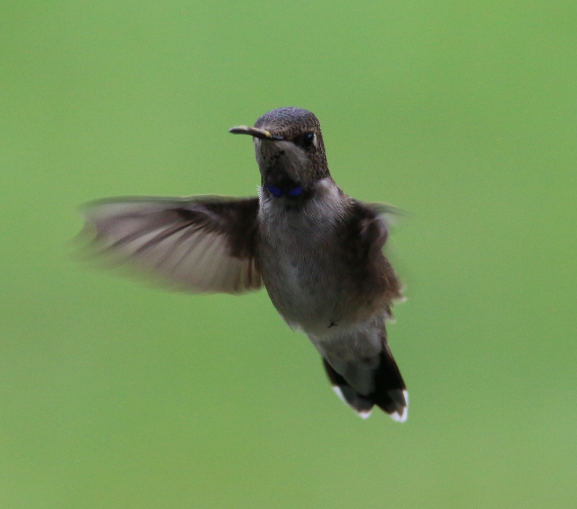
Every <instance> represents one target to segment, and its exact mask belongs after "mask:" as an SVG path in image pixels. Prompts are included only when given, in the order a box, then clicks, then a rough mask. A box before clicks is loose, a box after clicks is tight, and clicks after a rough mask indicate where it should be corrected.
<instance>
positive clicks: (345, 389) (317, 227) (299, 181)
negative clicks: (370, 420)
mask: <svg viewBox="0 0 577 509" xmlns="http://www.w3.org/2000/svg"><path fill="white" fill-rule="evenodd" d="M230 132H231V133H234V134H246V135H249V136H252V138H253V141H254V146H255V152H256V160H257V162H258V166H259V169H260V174H261V186H260V187H259V192H258V197H252V198H225V197H215V196H196V197H195V196H193V197H190V198H150V197H148V198H147V197H143V198H117V199H110V200H103V201H98V202H94V203H92V204H90V205H89V206H88V207H87V209H86V213H85V219H86V226H87V228H88V229H90V230H91V231H92V232H93V236H94V239H93V242H94V245H95V246H97V248H99V249H101V250H102V252H105V253H108V254H112V255H113V256H114V257H116V258H118V259H119V260H121V261H127V262H130V263H131V264H133V265H135V266H137V267H140V268H142V269H145V270H148V271H150V272H153V273H155V274H156V275H158V276H160V277H161V278H164V279H165V280H167V281H169V282H171V283H173V284H174V285H177V286H178V287H181V288H182V289H187V290H192V291H196V292H224V293H234V294H238V293H243V292H247V291H250V290H257V289H259V288H260V287H261V286H263V285H264V287H265V288H266V290H267V292H268V294H269V297H270V299H271V301H272V303H273V304H274V306H275V308H276V309H277V311H278V312H279V313H280V315H281V316H282V318H283V319H284V320H285V321H286V322H287V323H288V325H289V326H290V327H291V328H292V329H295V330H299V331H302V332H304V333H305V334H306V335H307V336H308V337H309V339H310V340H311V341H312V343H313V345H314V346H315V347H316V349H317V350H318V352H319V353H320V354H321V356H322V358H323V363H324V367H325V369H326V372H327V374H328V377H329V380H330V382H331V384H332V385H333V388H334V390H335V392H336V393H337V394H338V395H339V397H340V398H341V399H342V400H343V401H345V402H346V403H348V404H349V405H350V406H351V407H352V408H353V410H355V411H356V412H357V413H358V414H359V415H360V416H361V417H363V418H366V417H368V416H369V415H370V413H371V410H372V408H373V406H374V405H377V406H378V407H380V408H381V409H382V410H384V411H385V412H386V413H387V414H389V415H390V416H391V417H392V418H393V419H394V420H396V421H401V422H403V421H405V420H406V418H407V411H408V393H407V390H406V388H405V383H404V382H403V378H402V377H401V374H400V372H399V368H398V367H397V364H396V362H395V360H394V359H393V356H392V354H391V351H390V349H389V347H388V345H387V333H386V330H385V319H387V318H390V317H391V316H392V315H391V305H392V304H393V303H394V301H396V300H400V299H402V295H401V286H400V282H399V280H398V279H397V276H396V275H395V272H394V271H393V268H392V266H391V264H390V262H389V261H388V260H387V259H386V258H385V256H384V255H383V252H382V248H383V246H384V244H385V242H386V240H387V224H386V223H385V220H384V218H383V216H384V214H385V213H386V212H388V211H390V209H389V208H388V207H387V206H384V205H378V204H365V203H361V202H360V201H357V200H355V199H353V198H351V197H349V196H347V195H346V194H345V193H344V192H343V191H342V190H341V189H340V188H339V187H338V186H337V185H336V183H335V182H334V180H333V179H332V178H331V174H330V173H329V168H328V165H327V160H326V155H325V147H324V144H323V138H322V134H321V126H320V123H319V121H318V119H317V118H316V116H315V115H313V114H312V113H311V112H309V111H306V110H303V109H300V108H279V109H276V110H273V111H269V112H268V113H266V114H264V115H263V116H262V117H260V118H259V119H258V120H257V122H256V124H255V126H254V127H247V126H241V127H234V128H232V129H230Z"/></svg>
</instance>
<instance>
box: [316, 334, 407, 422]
mask: <svg viewBox="0 0 577 509" xmlns="http://www.w3.org/2000/svg"><path fill="white" fill-rule="evenodd" d="M331 360H332V361H333V364H334V365H335V366H336V367H337V369H338V370H339V371H337V369H335V367H333V365H331V363H330V362H329V361H328V360H327V359H326V358H325V357H323V363H324V366H325V369H326V371H327V374H328V376H329V380H330V381H331V383H332V385H333V389H334V390H335V392H336V393H337V395H338V396H339V397H340V398H341V399H342V400H343V401H344V402H345V403H348V404H349V405H350V406H351V407H352V408H353V410H354V411H355V412H357V414H359V415H360V416H361V417H363V418H365V419H366V418H367V417H368V416H369V415H370V414H371V410H372V408H373V406H374V405H377V406H378V407H379V408H381V409H382V410H384V411H385V412H386V413H387V414H389V416H390V417H391V418H392V419H394V420H395V421H398V422H405V421H406V420H407V415H408V407H409V393H408V392H407V389H406V387H405V382H404V381H403V377H402V376H401V373H400V371H399V368H398V366H397V363H396V362H395V359H394V358H393V354H392V353H391V350H390V349H389V347H388V345H387V344H386V342H385V343H384V344H383V350H382V351H381V353H380V354H379V355H378V356H376V357H375V358H373V359H369V360H368V361H366V362H350V361H349V362H346V363H342V362H335V361H334V360H333V359H331ZM367 382H368V383H367ZM361 386H363V387H370V389H369V390H366V389H361V388H360V387H361Z"/></svg>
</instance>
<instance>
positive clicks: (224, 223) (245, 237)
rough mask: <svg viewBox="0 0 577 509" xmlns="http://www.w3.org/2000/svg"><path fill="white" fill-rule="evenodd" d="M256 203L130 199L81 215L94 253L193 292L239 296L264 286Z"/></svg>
mask: <svg viewBox="0 0 577 509" xmlns="http://www.w3.org/2000/svg"><path fill="white" fill-rule="evenodd" d="M257 214H258V198H248V199H225V198H220V197H197V198H189V199H168V198H128V199H114V200H109V201H101V202H95V203H93V204H90V205H89V206H88V207H87V209H86V212H85V220H86V228H85V229H86V230H88V231H91V233H92V238H93V242H92V245H93V247H94V248H95V250H96V252H97V253H99V254H102V255H105V256H107V257H108V258H112V259H113V260H116V261H118V262H122V263H124V262H127V263H129V264H131V265H134V266H136V267H139V268H141V269H144V270H145V271H148V272H151V273H154V274H157V275H159V276H161V277H162V278H163V279H164V280H166V281H167V282H170V283H172V284H173V285H177V286H178V287H180V288H182V289H186V290H192V291H197V292H224V293H241V292H245V291H249V290H256V289H258V288H260V287H261V285H262V281H261V277H260V274H259V272H258V270H257V266H256V260H255V243H256V235H257Z"/></svg>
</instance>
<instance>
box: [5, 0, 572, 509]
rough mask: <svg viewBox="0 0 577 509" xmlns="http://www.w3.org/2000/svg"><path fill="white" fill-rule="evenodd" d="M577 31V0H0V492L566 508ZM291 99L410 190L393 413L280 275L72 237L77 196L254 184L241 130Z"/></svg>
mask: <svg viewBox="0 0 577 509" xmlns="http://www.w3.org/2000/svg"><path fill="white" fill-rule="evenodd" d="M576 43H577V3H575V1H574V0H571V1H549V2H546V1H536V0H528V1H524V2H520V1H507V0H505V1H503V0H499V1H497V0H493V1H481V2H460V1H457V0H445V1H442V0H439V1H429V0H427V1H425V0H414V1H407V2H392V1H388V0H387V1H372V2H329V1H318V2H310V1H308V2H305V1H291V2H270V1H266V2H265V1H261V0H254V1H252V2H241V1H232V0H230V1H212V2H198V1H183V0H164V1H156V2H152V1H135V0H114V1H111V0H106V1H98V2H89V1H79V0H77V1H73V0H69V1H32V0H27V1H26V2H22V1H19V2H17V1H10V0H4V1H2V2H1V3H0V65H1V69H0V87H1V88H0V200H1V201H0V211H1V219H0V227H1V236H0V259H1V265H0V266H1V271H2V275H1V285H2V286H1V294H0V299H1V302H0V309H1V315H2V316H1V320H0V507H2V508H6V509H12V508H25V509H32V508H58V509H60V508H70V509H76V508H82V509H84V508H95V509H96V508H98V509H102V508H137V509H148V508H151V509H153V508H154V509H158V508H171V509H174V508H176V509H180V508H215V509H223V508H285V507H286V508H321V507H330V508H351V507H370V508H372V507H375V508H377V507H378V508H380V507H387V508H388V507H391V508H392V507H394V508H417V507H418V508H437V507H438V508H449V507H450V508H463V507H467V508H488V507H495V508H503V507H507V508H533V507H534V508H542V507H555V508H559V507H575V504H576V503H577V405H576V402H577V401H576V394H577V369H576V363H575V359H576V358H577V345H576V342H575V332H576V329H577V327H576V325H577V324H576V321H577V320H576V313H575V288H576V285H577V277H576V270H575V261H576V243H577V235H576V219H577V212H576V210H577V207H576V201H577V199H576V198H577V185H576V184H577V182H576V180H577V179H576V167H575V162H576V160H577V158H576V155H577V154H576V152H577V143H576V141H577V137H576V135H577V132H576V131H577V130H576V125H577V56H576V55H577V52H576V47H577V46H576ZM289 105H290V106H300V107H303V108H307V109H310V110H312V111H313V112H314V113H316V114H317V116H318V117H319V118H320V120H321V123H322V126H323V132H324V137H325V142H326V146H327V152H328V157H329V163H330V166H331V170H332V173H333V176H334V178H335V180H336V181H337V182H338V183H339V185H340V186H341V187H342V188H343V189H344V190H345V191H346V192H347V193H348V194H351V195H352V196H354V197H356V198H359V199H362V200H366V201H386V202H390V203H393V204H395V205H397V206H399V207H401V208H403V209H405V210H407V211H409V212H410V213H411V215H410V217H408V218H407V219H405V220H404V221H402V223H401V225H400V226H399V227H398V228H397V229H396V230H395V232H394V235H393V238H392V242H391V247H390V255H391V257H392V259H393V261H394V263H395V265H396V267H397V270H398V272H399V273H400V275H401V276H402V278H403V280H404V281H405V283H406V287H407V291H406V293H407V295H408V297H409V302H408V303H407V304H404V305H402V306H398V307H397V308H396V317H397V323H396V324H395V325H391V326H390V327H389V336H390V343H391V346H392V349H393V351H394V353H395V356H396V358H397V360H398V362H399V364H400V366H401V370H402V372H403V374H404V377H405V380H406V381H407V383H408V386H409V390H410V394H411V409H410V412H409V420H408V422H407V423H406V424H404V425H399V424H397V423H394V422H393V421H391V420H390V419H389V418H387V417H386V416H385V415H383V414H381V413H377V412H375V413H374V414H373V416H372V417H371V418H370V419H369V420H368V421H362V420H361V419H359V418H358V417H357V416H356V415H354V414H353V412H351V411H350V410H349V409H348V408H346V407H345V406H344V405H343V404H342V403H341V402H340V401H339V400H338V399H337V398H336V397H335V396H334V394H333V393H332V391H331V390H330V386H329V384H328V382H327V380H326V379H325V374H324V372H323V370H322V367H321V363H320V360H319V358H318V355H317V353H316V351H314V349H313V347H312V346H311V345H310V344H309V343H308V342H307V340H306V338H305V337H304V336H299V335H296V334H294V333H292V332H291V331H290V330H289V329H288V327H286V326H285V325H284V324H283V322H282V320H281V319H280V318H279V317H278V315H277V314H276V312H275V311H274V309H273V307H272V305H271V304H270V302H269V300H268V298H267V296H266V293H265V292H260V293H258V294H252V295H248V296H244V297H232V296H218V295H217V296H190V295H184V294H175V293H166V292H161V291H157V290H152V289H150V288H148V287H147V286H146V285H142V284H139V283H135V282H132V281H129V280H125V279H120V278H116V277H113V276H111V275H109V274H106V273H100V272H95V271H92V270H87V267H85V266H83V265H82V264H79V263H76V262H74V261H73V260H71V258H70V256H69V251H70V249H69V245H68V243H69V241H70V239H71V238H73V237H74V236H75V234H76V233H77V231H78V230H79V229H80V228H81V224H82V222H81V219H80V215H79V214H78V206H79V205H80V204H82V203H84V202H86V201H89V200H92V199H96V198H101V197H107V196H115V195H131V194H136V195H190V194H203V193H219V194H229V195H252V194H254V193H255V190H256V185H257V184H258V182H259V177H258V172H257V168H256V164H255V161H254V154H253V149H252V145H251V143H250V140H249V139H246V138H245V137H235V136H231V135H229V134H228V133H227V129H228V128H229V127H231V126H233V125H238V124H248V123H252V122H254V121H255V120H256V118H257V117H259V116H260V115H261V114H263V113H264V112H266V111H268V110H270V109H273V108H277V107H280V106H289Z"/></svg>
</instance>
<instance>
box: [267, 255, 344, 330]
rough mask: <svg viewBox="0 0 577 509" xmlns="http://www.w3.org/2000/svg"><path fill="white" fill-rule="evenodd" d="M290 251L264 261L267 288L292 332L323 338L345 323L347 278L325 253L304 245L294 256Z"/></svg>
mask: <svg viewBox="0 0 577 509" xmlns="http://www.w3.org/2000/svg"><path fill="white" fill-rule="evenodd" d="M277 247H278V246H277ZM288 251H289V250H278V249H277V250H275V251H274V252H269V253H268V254H267V255H265V256H263V257H262V258H261V259H262V277H263V282H264V284H265V287H266V289H267V291H268V294H269V296H270V298H271V301H272V302H273V304H274V306H275V307H276V309H277V311H278V312H279V313H280V314H281V315H282V317H283V318H284V319H285V321H286V322H287V323H288V324H289V325H290V326H291V327H292V328H293V329H301V330H303V331H305V332H308V333H316V334H322V333H324V332H325V331H327V330H328V329H330V328H331V327H334V326H336V325H337V324H338V323H340V322H341V321H342V320H343V319H344V316H343V307H344V306H343V297H345V296H344V295H343V285H342V283H343V279H346V275H343V274H342V271H340V272H341V273H340V274H339V270H338V269H337V266H338V265H340V264H339V263H338V262H337V261H336V260H335V259H334V257H331V256H330V254H329V253H326V251H325V252H324V253H323V252H322V251H321V250H319V249H314V248H313V249H307V246H302V245H301V246H300V250H299V251H298V253H295V254H294V255H291V254H290V253H289V252H288ZM281 253H282V254H281ZM331 258H333V259H331Z"/></svg>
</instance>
